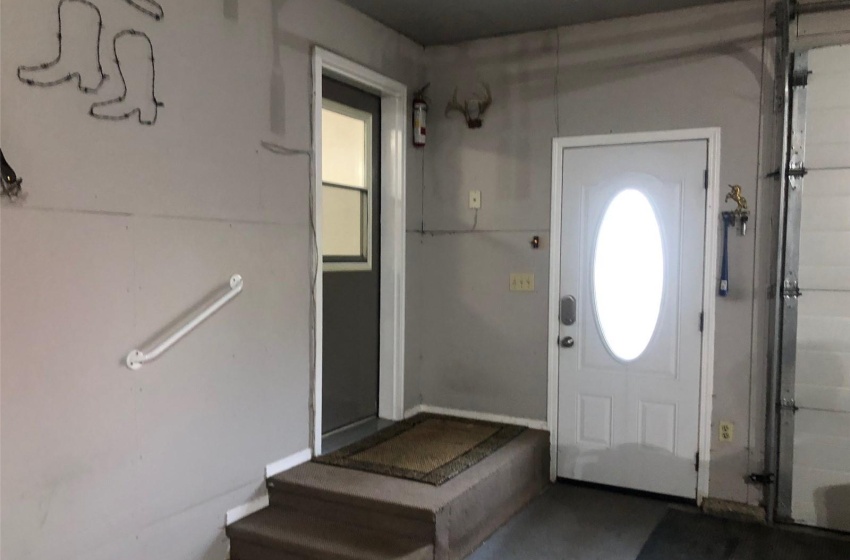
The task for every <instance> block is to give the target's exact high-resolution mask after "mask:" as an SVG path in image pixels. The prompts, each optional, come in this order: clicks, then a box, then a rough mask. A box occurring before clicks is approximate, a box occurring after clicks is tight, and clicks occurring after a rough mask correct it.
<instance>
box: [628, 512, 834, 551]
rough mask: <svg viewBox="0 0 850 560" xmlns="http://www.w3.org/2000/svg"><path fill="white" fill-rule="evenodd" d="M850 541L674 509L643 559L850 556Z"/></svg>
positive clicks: (810, 532) (829, 535)
mask: <svg viewBox="0 0 850 560" xmlns="http://www.w3.org/2000/svg"><path fill="white" fill-rule="evenodd" d="M848 558H850V539H843V538H841V537H836V536H834V535H831V534H826V533H825V534H820V533H814V532H812V531H808V530H799V529H791V528H776V527H767V526H765V525H759V524H756V523H743V522H740V521H733V520H730V519H720V518H717V517H711V516H708V515H705V514H700V513H690V512H686V511H679V510H675V509H671V510H670V511H668V512H667V514H666V515H665V516H664V518H663V519H662V520H661V523H659V524H658V527H656V528H655V531H653V533H652V535H651V536H650V537H649V540H648V541H647V542H646V545H644V547H643V550H642V551H641V553H640V556H638V558H637V560H813V559H817V560H847V559H848Z"/></svg>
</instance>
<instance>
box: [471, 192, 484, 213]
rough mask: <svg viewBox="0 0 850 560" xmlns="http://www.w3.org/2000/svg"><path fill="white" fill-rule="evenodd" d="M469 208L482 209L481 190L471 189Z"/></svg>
mask: <svg viewBox="0 0 850 560" xmlns="http://www.w3.org/2000/svg"><path fill="white" fill-rule="evenodd" d="M469 208H470V209H471V210H480V209H481V191H469Z"/></svg>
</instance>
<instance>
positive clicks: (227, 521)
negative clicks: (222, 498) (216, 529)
mask: <svg viewBox="0 0 850 560" xmlns="http://www.w3.org/2000/svg"><path fill="white" fill-rule="evenodd" d="M312 458H313V450H312V449H302V450H301V451H299V452H298V453H293V454H292V455H290V456H289V457H284V458H283V459H281V460H279V461H275V462H274V463H271V464H269V465H266V480H268V479H270V478H271V477H273V476H275V475H277V474H280V473H282V472H285V471H288V470H289V469H294V468H295V467H297V466H298V465H301V464H303V463H306V462H308V461H309V460H310V459H312ZM267 507H269V495H268V493H263V495H262V496H259V497H257V498H254V499H253V500H251V501H250V502H248V503H247V504H242V505H241V506H236V507H235V508H233V509H231V510H228V511H227V513H226V514H225V515H224V525H225V526H229V525H232V524H234V523H236V522H237V521H239V520H240V519H245V518H246V517H248V516H249V515H251V514H253V513H257V512H258V511H260V510H261V509H265V508H267Z"/></svg>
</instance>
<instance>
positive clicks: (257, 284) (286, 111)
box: [0, 0, 422, 560]
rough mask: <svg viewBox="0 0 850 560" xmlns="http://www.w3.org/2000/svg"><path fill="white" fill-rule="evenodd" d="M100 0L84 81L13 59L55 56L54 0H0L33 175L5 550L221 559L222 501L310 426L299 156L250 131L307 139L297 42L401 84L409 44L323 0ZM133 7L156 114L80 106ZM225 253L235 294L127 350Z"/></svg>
mask: <svg viewBox="0 0 850 560" xmlns="http://www.w3.org/2000/svg"><path fill="white" fill-rule="evenodd" d="M98 4H99V5H100V8H101V10H102V12H103V15H104V25H105V29H104V42H103V45H102V57H103V65H104V68H105V70H106V72H107V73H108V74H110V75H111V76H112V78H111V79H110V81H109V82H107V84H106V85H105V86H104V90H103V92H102V93H101V94H99V95H84V94H82V93H80V92H78V91H77V89H76V87H75V86H74V85H72V84H64V85H61V86H57V87H54V88H46V89H43V88H34V87H28V86H26V85H24V84H22V83H20V82H19V81H18V80H17V78H16V70H17V67H18V65H21V64H38V63H42V62H47V61H49V60H51V59H53V58H54V57H55V55H56V6H57V0H3V17H2V34H1V35H0V37H2V39H1V40H2V43H0V48H2V59H0V78H2V111H1V114H2V122H3V127H2V132H1V133H0V134H1V136H0V140H1V141H2V146H3V149H4V152H5V153H6V154H7V155H8V156H9V157H10V160H11V161H12V162H13V163H14V165H15V167H16V169H17V170H18V172H19V173H20V174H21V175H22V176H23V177H24V179H25V187H26V190H27V191H28V193H29V199H28V200H27V201H26V202H25V203H24V204H22V205H19V206H10V205H8V204H5V203H4V205H3V207H2V210H0V212H2V230H0V236H2V242H0V245H2V253H3V258H4V263H3V265H4V266H3V276H2V279H0V280H1V282H0V284H2V290H1V291H0V307H2V310H3V313H2V346H3V349H4V352H3V355H2V363H0V366H2V402H0V408H2V417H1V418H0V425H2V451H3V453H2V496H3V501H2V512H1V514H2V528H0V529H1V530H2V535H3V541H2V550H0V556H2V557H3V558H9V559H12V558H14V559H16V560H65V559H68V560H72V559H73V560H76V559H83V558H85V559H86V560H96V559H104V560H115V559H117V558H120V559H122V560H150V559H151V558H157V559H158V560H190V559H191V560H198V559H203V560H222V559H223V558H225V555H226V548H227V543H226V540H225V538H224V533H223V525H224V513H225V512H226V511H227V510H228V509H230V508H233V507H234V506H237V505H240V504H243V503H245V502H247V501H249V500H250V499H251V498H252V497H253V496H255V495H256V494H257V493H258V492H260V491H261V490H262V488H261V487H262V478H263V469H264V467H265V465H266V464H268V463H271V462H273V461H275V460H278V459H280V458H282V457H286V456H288V455H290V454H292V453H294V452H297V451H300V450H302V449H304V448H305V447H308V445H309V412H308V402H309V398H308V397H309V385H310V382H309V305H310V278H311V265H310V255H311V247H310V240H309V238H310V229H309V215H310V214H309V201H308V192H309V172H310V169H309V162H308V159H307V158H306V157H303V156H294V157H286V156H279V155H275V154H272V153H270V152H267V151H265V150H263V149H262V148H261V147H260V142H261V141H263V140H268V141H271V142H275V143H277V144H281V145H285V146H287V147H290V148H294V149H308V148H309V147H310V146H311V136H310V118H311V106H310V104H311V88H312V85H311V84H312V76H311V57H310V54H311V53H310V49H311V47H312V45H313V44H320V45H321V46H323V47H325V48H328V49H331V50H334V51H337V52H340V53H344V54H345V55H346V56H347V57H349V58H351V59H353V60H355V61H357V62H359V63H361V64H365V65H367V66H369V67H371V68H374V69H375V70H377V71H379V72H382V73H384V74H386V75H388V76H390V77H392V78H394V79H397V80H400V81H403V82H405V83H406V84H408V85H409V86H410V87H411V88H413V87H419V86H420V85H421V83H420V82H421V78H422V70H421V63H420V59H421V49H420V48H419V47H418V46H417V45H415V44H413V43H412V42H410V41H408V40H407V39H404V38H402V37H400V36H399V35H398V34H396V33H394V32H391V31H390V30H388V29H386V28H384V27H382V26H381V25H379V24H377V23H375V22H373V21H371V20H369V19H367V18H366V17H364V16H362V15H360V14H358V13H356V12H354V11H353V10H351V9H349V8H347V7H344V6H342V5H340V4H337V3H336V2H334V1H332V0H271V1H252V0H242V1H236V0H225V1H224V2H211V1H209V0H180V1H179V2H178V1H169V2H163V4H164V7H165V12H166V14H165V18H164V19H163V20H162V21H161V22H158V23H157V22H155V21H153V20H152V19H149V18H147V17H145V16H143V15H142V14H141V13H139V12H137V11H136V10H133V9H132V8H130V7H128V5H127V4H126V3H125V2H120V1H109V2H106V1H99V2H98ZM125 27H134V28H137V29H139V30H143V31H145V32H147V33H148V34H149V35H150V36H151V39H152V42H153V44H154V49H155V57H156V70H157V92H156V93H157V97H158V98H159V99H160V100H161V101H162V102H163V103H164V107H163V108H161V109H160V112H159V121H158V122H157V123H156V125H155V126H153V127H143V126H140V125H139V124H135V123H131V122H122V123H113V122H102V121H97V120H95V119H93V118H91V117H89V116H88V115H87V112H88V109H89V106H90V105H91V103H92V102H93V101H94V100H103V99H108V98H109V97H110V96H111V94H113V93H115V92H116V88H117V91H118V93H120V89H121V87H120V86H121V84H120V80H119V79H118V77H117V71H116V68H115V65H114V62H112V60H111V59H112V55H111V37H112V35H114V34H115V32H117V31H119V30H121V29H124V28H125ZM65 34H66V39H68V38H69V35H70V32H69V30H66V32H65ZM67 48H69V49H70V48H72V47H70V46H68V47H67ZM92 48H93V47H92ZM125 71H132V70H127V69H125ZM410 165H411V177H410V178H409V180H408V184H409V185H412V186H413V188H416V189H419V188H420V187H419V185H420V177H421V165H422V161H421V158H419V159H418V156H417V154H415V153H414V154H412V155H411V164H410ZM233 273H240V274H242V275H243V276H244V278H245V290H244V292H243V293H242V294H241V295H240V296H239V297H238V298H237V299H235V300H234V301H233V302H232V303H231V304H230V305H228V306H227V307H225V308H224V309H223V310H222V311H220V312H219V313H218V314H217V315H215V316H214V317H213V318H212V319H210V320H209V321H208V322H207V323H205V324H203V325H202V326H201V327H200V328H199V329H198V330H197V331H196V332H194V333H193V334H191V335H190V336H189V337H188V338H186V339H185V340H183V341H182V342H181V343H180V344H179V345H177V346H176V347H174V349H173V350H172V351H171V352H170V353H168V354H166V355H164V356H163V357H162V358H160V359H159V360H158V361H157V362H154V363H151V364H149V365H147V366H145V367H144V368H143V369H142V370H141V371H139V372H131V371H129V370H128V369H127V368H126V367H124V366H123V365H122V360H123V358H124V356H125V355H126V353H127V352H128V351H129V350H131V349H133V348H134V347H137V346H138V345H141V344H143V343H144V342H145V341H148V340H149V339H151V337H153V336H154V335H156V334H157V333H160V332H161V331H162V330H163V329H164V328H165V327H166V326H168V325H169V324H170V323H172V322H173V321H175V320H177V319H179V318H181V317H185V316H186V312H187V311H188V310H189V309H190V308H192V307H193V306H195V305H196V304H198V303H199V302H200V301H201V300H202V299H203V298H204V297H206V296H208V295H210V294H211V293H212V292H214V291H215V290H217V289H219V288H221V287H222V286H224V284H225V283H226V281H227V279H228V278H229V277H230V275H231V274H233ZM7 349H8V350H9V351H6V350H7Z"/></svg>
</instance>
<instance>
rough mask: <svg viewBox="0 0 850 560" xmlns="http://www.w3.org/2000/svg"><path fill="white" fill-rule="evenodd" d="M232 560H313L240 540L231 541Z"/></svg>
mask: <svg viewBox="0 0 850 560" xmlns="http://www.w3.org/2000/svg"><path fill="white" fill-rule="evenodd" d="M230 560H311V559H310V558H309V557H308V556H300V555H297V554H292V553H289V552H286V551H283V550H278V549H275V550H272V549H270V548H264V547H262V546H258V545H256V544H253V543H249V542H244V541H241V540H239V539H231V540H230Z"/></svg>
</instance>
